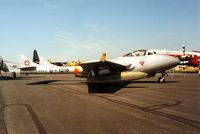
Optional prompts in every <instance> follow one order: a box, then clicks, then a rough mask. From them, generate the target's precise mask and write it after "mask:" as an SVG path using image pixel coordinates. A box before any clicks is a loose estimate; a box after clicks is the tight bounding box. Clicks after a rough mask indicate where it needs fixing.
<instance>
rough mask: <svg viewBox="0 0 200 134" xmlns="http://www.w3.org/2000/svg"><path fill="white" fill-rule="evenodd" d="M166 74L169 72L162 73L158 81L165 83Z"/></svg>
mask: <svg viewBox="0 0 200 134" xmlns="http://www.w3.org/2000/svg"><path fill="white" fill-rule="evenodd" d="M166 74H167V73H166V72H164V73H161V75H162V76H161V77H159V78H158V83H165V75H166Z"/></svg>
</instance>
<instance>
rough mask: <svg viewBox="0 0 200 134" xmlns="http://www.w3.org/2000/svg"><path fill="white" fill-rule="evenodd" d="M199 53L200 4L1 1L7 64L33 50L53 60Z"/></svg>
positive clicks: (0, 39)
mask: <svg viewBox="0 0 200 134" xmlns="http://www.w3.org/2000/svg"><path fill="white" fill-rule="evenodd" d="M183 44H186V49H187V50H193V49H200V0H0V46H1V48H0V49H1V53H0V55H1V56H3V58H4V59H7V60H12V61H15V60H18V59H19V58H18V57H19V56H18V55H19V54H20V53H23V54H25V55H27V56H28V57H30V58H32V52H33V49H37V50H38V53H39V55H40V56H43V57H45V58H47V59H52V60H53V61H66V60H77V59H80V60H92V59H99V58H100V56H101V54H102V53H103V52H106V53H107V57H108V58H114V57H117V56H120V55H122V54H125V53H128V52H130V51H133V50H136V49H147V48H148V49H150V48H158V49H170V50H181V47H182V45H183Z"/></svg>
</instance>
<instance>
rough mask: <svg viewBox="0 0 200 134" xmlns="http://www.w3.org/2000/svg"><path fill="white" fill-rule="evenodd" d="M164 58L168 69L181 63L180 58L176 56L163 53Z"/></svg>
mask: <svg viewBox="0 0 200 134" xmlns="http://www.w3.org/2000/svg"><path fill="white" fill-rule="evenodd" d="M162 58H163V63H164V64H165V68H166V69H170V68H173V67H175V66H177V65H178V64H179V63H180V60H179V59H178V58H176V57H172V56H168V55H163V56H162Z"/></svg>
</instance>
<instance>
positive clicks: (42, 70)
mask: <svg viewBox="0 0 200 134" xmlns="http://www.w3.org/2000/svg"><path fill="white" fill-rule="evenodd" d="M20 57H21V59H22V61H21V65H20V67H19V68H20V73H21V74H35V73H36V74H48V73H74V72H77V70H80V71H81V69H82V68H81V67H80V66H77V67H59V66H56V65H53V64H51V63H49V62H48V61H47V60H46V59H44V58H40V61H39V64H36V63H34V62H32V61H31V60H30V59H28V58H27V57H25V56H24V55H22V54H20Z"/></svg>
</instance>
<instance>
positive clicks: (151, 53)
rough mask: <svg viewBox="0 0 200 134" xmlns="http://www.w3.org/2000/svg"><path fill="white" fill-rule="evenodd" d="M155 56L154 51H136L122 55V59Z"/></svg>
mask: <svg viewBox="0 0 200 134" xmlns="http://www.w3.org/2000/svg"><path fill="white" fill-rule="evenodd" d="M153 54H156V52H154V51H152V52H151V51H148V50H136V51H133V52H131V53H128V54H125V55H123V57H139V56H146V55H153Z"/></svg>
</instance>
